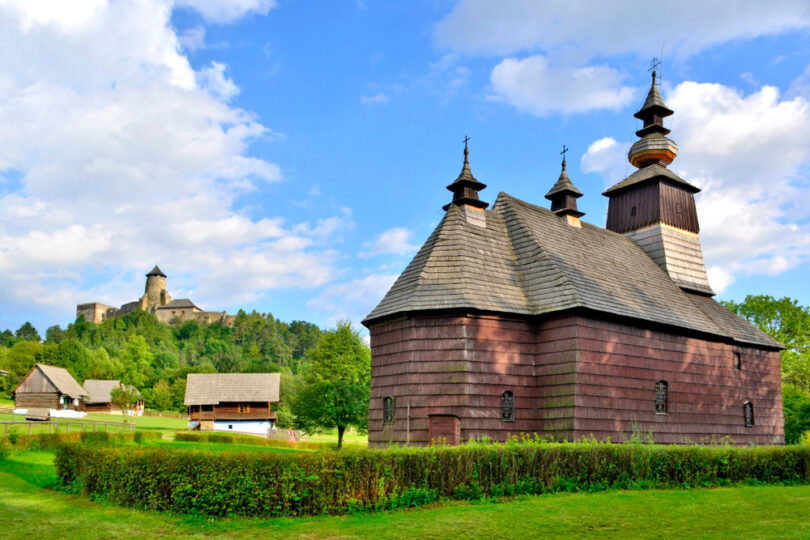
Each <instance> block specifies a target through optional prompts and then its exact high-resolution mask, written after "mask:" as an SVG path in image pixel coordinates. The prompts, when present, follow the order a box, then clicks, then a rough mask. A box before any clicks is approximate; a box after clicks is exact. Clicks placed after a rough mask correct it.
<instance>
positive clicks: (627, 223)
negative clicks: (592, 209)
mask: <svg viewBox="0 0 810 540" xmlns="http://www.w3.org/2000/svg"><path fill="white" fill-rule="evenodd" d="M671 114H673V111H672V110H670V109H668V108H667V106H666V105H665V104H664V101H663V100H662V99H661V94H660V93H659V92H658V86H657V85H656V82H655V72H653V74H652V86H651V87H650V91H649V93H648V94H647V99H646V100H645V101H644V105H643V106H642V107H641V110H639V111H638V112H637V113H636V114H635V115H633V116H635V117H636V118H638V119H639V120H642V121H643V122H644V125H643V127H642V128H641V129H640V130H638V131H636V135H637V136H638V137H639V140H638V141H636V142H635V144H633V146H632V147H631V148H630V152H629V153H628V156H627V158H628V160H629V161H630V163H631V164H632V165H634V166H635V167H638V168H639V170H638V171H636V172H634V173H633V174H631V175H630V176H628V177H627V178H625V179H624V180H622V181H621V182H619V183H618V184H616V185H614V186H612V187H610V188H608V189H607V190H606V191H605V192H604V193H603V195H605V196H606V197H608V198H609V199H610V202H609V203H608V217H607V225H606V228H607V229H609V230H611V231H614V232H618V233H623V234H625V235H626V236H627V237H629V238H630V239H632V240H633V241H634V242H636V244H638V245H639V246H640V247H641V248H642V249H643V250H644V251H645V252H647V254H648V255H649V256H650V257H651V258H652V259H653V260H654V261H655V262H656V263H658V265H659V266H660V267H661V268H663V269H664V270H666V272H667V273H668V274H669V277H670V278H671V279H672V281H674V282H675V283H677V284H678V285H679V286H680V287H681V288H682V289H685V290H687V291H691V292H698V293H702V294H707V295H714V292H713V291H712V289H711V287H710V285H709V280H708V278H707V276H706V267H705V264H704V262H703V251H702V249H701V247H700V234H699V233H700V226H699V225H698V218H697V210H696V208H695V197H694V195H695V193H697V192H699V191H700V190H699V189H698V188H696V187H695V186H693V185H692V184H690V183H689V182H687V181H686V180H684V179H683V178H681V177H679V176H678V175H677V174H675V173H674V172H672V171H670V170H669V169H667V165H669V164H670V163H672V160H674V159H675V156H676V155H677V153H678V146H677V145H676V144H675V143H674V142H673V141H672V140H671V139H669V138H668V137H667V135H668V134H669V130H668V129H667V128H665V127H664V123H663V119H664V118H666V117H667V116H670V115H671Z"/></svg>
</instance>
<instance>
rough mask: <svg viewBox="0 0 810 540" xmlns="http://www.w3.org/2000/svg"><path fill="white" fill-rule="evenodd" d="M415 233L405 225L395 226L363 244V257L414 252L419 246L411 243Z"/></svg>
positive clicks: (361, 254)
mask: <svg viewBox="0 0 810 540" xmlns="http://www.w3.org/2000/svg"><path fill="white" fill-rule="evenodd" d="M412 236H413V233H412V232H411V231H409V230H408V229H405V228H403V227H394V228H392V229H388V230H387V231H384V232H383V233H381V234H380V235H379V236H378V237H377V238H375V239H374V240H373V241H371V242H365V243H364V244H363V248H365V249H364V250H363V251H361V252H360V256H361V257H371V256H373V255H383V254H393V255H407V254H409V253H413V252H414V251H416V250H417V249H419V246H415V245H412V244H411V243H410V240H411V237H412Z"/></svg>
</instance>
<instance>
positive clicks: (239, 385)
mask: <svg viewBox="0 0 810 540" xmlns="http://www.w3.org/2000/svg"><path fill="white" fill-rule="evenodd" d="M280 381H281V376H280V375H279V374H278V373H190V374H189V375H188V379H187V380H186V398H185V400H184V402H183V403H184V404H185V405H216V404H217V403H220V402H259V401H261V402H271V401H278V396H279V384H280Z"/></svg>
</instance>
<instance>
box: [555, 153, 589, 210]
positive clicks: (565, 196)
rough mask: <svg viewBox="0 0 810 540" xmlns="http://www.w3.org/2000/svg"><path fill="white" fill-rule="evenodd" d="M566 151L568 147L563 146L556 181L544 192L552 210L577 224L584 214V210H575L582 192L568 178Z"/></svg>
mask: <svg viewBox="0 0 810 540" xmlns="http://www.w3.org/2000/svg"><path fill="white" fill-rule="evenodd" d="M567 151H568V149H567V148H566V147H565V146H563V151H562V152H561V153H562V154H563V161H562V171H561V172H560V177H559V178H558V179H557V183H555V184H554V186H552V188H551V189H550V190H549V192H548V193H546V199H548V200H550V201H551V211H552V212H554V213H555V214H557V215H558V216H561V217H565V218H566V219H568V222H569V223H571V224H572V225H578V224H579V218H581V217H582V216H584V215H585V212H580V211H579V210H577V199H578V198H580V197H582V192H581V191H579V190H578V189H577V188H576V186H575V185H574V184H573V183H572V182H571V179H570V178H568V171H567V170H566V167H565V152H567Z"/></svg>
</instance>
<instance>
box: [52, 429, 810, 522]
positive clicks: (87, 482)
mask: <svg viewBox="0 0 810 540" xmlns="http://www.w3.org/2000/svg"><path fill="white" fill-rule="evenodd" d="M56 466H57V472H58V475H59V478H60V482H61V484H62V485H64V486H72V487H73V488H74V489H76V490H78V491H81V492H83V493H85V494H88V495H92V496H103V497H105V498H107V499H109V500H111V501H113V502H116V503H118V504H122V505H125V506H132V507H138V508H146V509H153V510H168V511H173V512H183V513H193V514H205V515H214V516H223V515H231V514H239V515H248V516H282V515H284V516H295V515H302V514H323V513H345V512H353V511H365V510H373V509H380V508H393V507H398V506H406V505H417V504H424V503H427V502H431V501H433V500H436V498H438V497H457V498H465V499H481V498H485V497H492V496H503V495H516V494H537V493H546V492H555V491H599V490H604V489H616V488H635V489H640V488H671V487H698V486H720V485H728V484H738V483H743V484H752V483H762V484H765V483H768V484H795V483H807V482H809V481H810V447H807V446H791V447H760V448H731V447H678V446H652V445H632V444H630V445H615V444H601V443H597V444H594V443H573V444H570V443H569V444H561V443H542V442H536V441H527V442H522V443H516V442H509V443H507V444H492V445H484V444H477V443H474V444H469V445H464V446H461V447H433V448H396V449H389V450H368V449H366V450H344V451H341V452H307V453H284V454H278V453H263V452H205V451H190V450H167V449H162V448H161V449H157V448H138V447H126V446H117V447H116V446H102V445H93V446H88V445H61V446H59V447H58V449H57V453H56Z"/></svg>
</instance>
